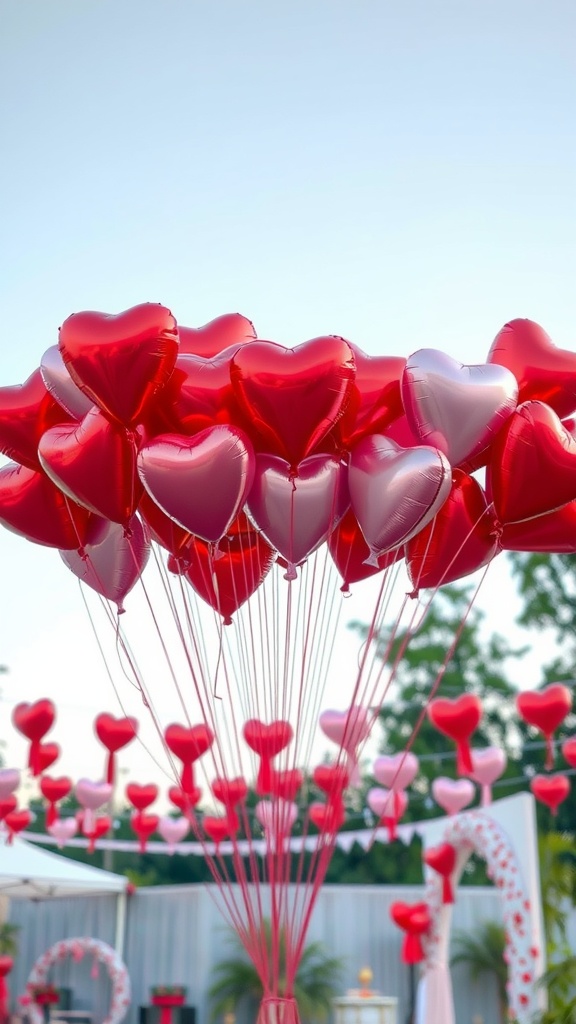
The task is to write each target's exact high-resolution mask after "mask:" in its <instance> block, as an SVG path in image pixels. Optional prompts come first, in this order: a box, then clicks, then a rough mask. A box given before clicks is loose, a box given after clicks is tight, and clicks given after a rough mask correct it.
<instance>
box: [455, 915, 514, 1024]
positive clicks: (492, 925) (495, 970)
mask: <svg viewBox="0 0 576 1024" xmlns="http://www.w3.org/2000/svg"><path fill="white" fill-rule="evenodd" d="M454 944H455V947H456V951H455V953H454V955H453V957H452V959H451V961H450V964H451V965H454V964H467V965H468V969H469V971H470V977H471V978H472V980H473V981H478V979H479V978H480V977H483V976H486V975H491V976H492V977H493V978H494V980H495V982H496V988H497V991H498V1004H499V1006H500V1020H501V1024H506V1022H507V1021H508V999H507V995H506V982H507V980H508V968H507V966H506V962H505V960H504V951H505V948H506V935H505V931H504V925H502V924H499V923H498V922H497V921H483V922H482V924H481V925H479V927H478V929H477V931H476V933H475V934H474V935H469V934H468V932H457V933H456V934H455V935H454Z"/></svg>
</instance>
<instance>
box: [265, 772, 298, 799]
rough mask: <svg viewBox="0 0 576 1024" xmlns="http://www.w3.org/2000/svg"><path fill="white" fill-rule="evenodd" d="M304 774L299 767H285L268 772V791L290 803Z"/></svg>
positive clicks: (294, 797) (296, 793) (295, 795)
mask: <svg viewBox="0 0 576 1024" xmlns="http://www.w3.org/2000/svg"><path fill="white" fill-rule="evenodd" d="M303 782H304V776H303V774H302V772H301V771H300V769H299V768H286V769H285V770H284V771H281V772H276V771H274V770H272V772H271V773H270V793H271V795H272V796H275V797H278V799H279V800H287V801H289V802H290V803H292V801H293V800H295V799H296V797H297V795H298V793H299V791H300V789H301V788H302V784H303Z"/></svg>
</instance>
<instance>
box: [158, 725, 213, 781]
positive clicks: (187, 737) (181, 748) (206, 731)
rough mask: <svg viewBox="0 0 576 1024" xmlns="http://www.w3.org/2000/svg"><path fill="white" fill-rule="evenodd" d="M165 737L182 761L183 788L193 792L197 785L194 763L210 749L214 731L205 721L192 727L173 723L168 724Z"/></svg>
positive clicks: (170, 747)
mask: <svg viewBox="0 0 576 1024" xmlns="http://www.w3.org/2000/svg"><path fill="white" fill-rule="evenodd" d="M164 739H165V741H166V746H167V747H168V749H169V750H170V751H171V752H172V753H173V754H175V756H176V757H177V758H178V759H179V760H180V761H181V762H182V774H181V776H180V786H181V788H182V789H183V790H184V792H185V793H187V794H189V795H191V794H193V793H194V791H195V789H196V786H195V784H194V771H193V768H192V765H193V764H194V762H195V761H198V760H199V759H200V758H201V757H203V755H204V754H205V753H206V752H207V751H208V750H210V747H211V746H212V744H213V743H214V733H213V732H212V730H211V729H210V728H209V727H208V726H207V725H204V723H201V724H200V725H193V726H190V727H187V726H185V725H178V724H173V725H169V726H167V728H166V730H165V732H164Z"/></svg>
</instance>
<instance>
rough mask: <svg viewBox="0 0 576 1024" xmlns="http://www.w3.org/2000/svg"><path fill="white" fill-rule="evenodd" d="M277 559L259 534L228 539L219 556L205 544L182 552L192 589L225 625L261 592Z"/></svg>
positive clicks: (194, 543)
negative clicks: (248, 601)
mask: <svg viewBox="0 0 576 1024" xmlns="http://www.w3.org/2000/svg"><path fill="white" fill-rule="evenodd" d="M274 558H275V552H274V551H273V550H272V548H271V547H270V545H269V544H267V543H266V541H265V540H264V538H263V537H262V535H261V534H259V533H257V532H256V530H250V531H246V532H245V533H242V534H235V535H232V536H227V537H225V538H224V539H223V540H221V541H220V543H219V544H218V551H217V553H216V555H215V554H214V551H213V550H212V549H211V547H210V545H208V544H206V543H205V542H204V541H202V540H194V541H192V543H190V545H189V546H188V547H187V548H186V550H185V552H182V560H183V562H185V564H186V578H187V579H188V581H189V583H190V585H191V586H192V587H193V588H194V590H195V591H196V593H197V594H199V595H200V597H201V598H202V599H203V600H204V601H206V602H207V604H209V605H210V606H211V607H212V608H214V610H215V611H217V612H219V613H220V615H222V616H223V618H224V624H225V625H229V624H230V623H231V622H232V615H233V614H234V612H236V611H237V610H238V608H240V607H241V605H243V604H244V603H245V601H247V600H248V598H249V597H251V595H252V594H253V593H254V591H255V590H257V589H258V587H259V586H260V584H261V583H262V582H263V580H264V579H265V578H266V576H267V575H268V573H269V572H270V569H271V568H272V565H273V564H274ZM169 567H171V566H170V564H169Z"/></svg>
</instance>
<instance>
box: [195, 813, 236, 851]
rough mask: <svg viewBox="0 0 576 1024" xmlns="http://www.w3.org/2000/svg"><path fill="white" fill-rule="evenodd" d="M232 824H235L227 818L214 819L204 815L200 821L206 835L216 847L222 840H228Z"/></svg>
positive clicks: (232, 829)
mask: <svg viewBox="0 0 576 1024" xmlns="http://www.w3.org/2000/svg"><path fill="white" fill-rule="evenodd" d="M234 824H235V822H231V821H230V820H229V819H228V818H215V817H212V816H210V815H205V817H204V819H203V821H202V826H203V828H204V831H205V833H206V835H207V836H208V837H209V838H210V839H211V840H212V842H213V843H216V845H217V846H218V844H219V843H221V842H222V840H223V839H229V837H230V835H231V832H232V831H234Z"/></svg>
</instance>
